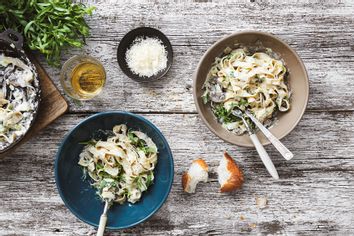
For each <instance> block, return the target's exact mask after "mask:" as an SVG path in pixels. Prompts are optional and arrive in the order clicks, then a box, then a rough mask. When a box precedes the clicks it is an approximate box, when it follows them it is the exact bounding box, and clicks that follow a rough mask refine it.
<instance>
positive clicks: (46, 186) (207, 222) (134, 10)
mask: <svg viewBox="0 0 354 236" xmlns="http://www.w3.org/2000/svg"><path fill="white" fill-rule="evenodd" d="M302 2H303V1H298V3H296V4H294V3H291V1H288V2H286V3H279V2H278V1H274V2H273V3H269V2H268V1H261V2H260V1H258V0H251V1H243V2H241V3H240V1H238V2H237V3H236V2H231V1H228V2H227V3H226V2H223V1H220V2H214V1H213V2H209V1H203V0H199V1H194V2H191V1H186V2H184V1H178V2H172V1H168V0H166V1H153V2H152V1H151V2H150V1H138V0H136V1H134V0H133V1H119V2H117V3H116V2H115V1H113V0H112V1H105V0H100V1H92V2H90V4H93V5H96V6H97V10H96V11H95V13H94V15H93V16H92V17H91V18H89V19H88V23H89V25H90V26H91V28H92V35H91V36H90V37H89V38H88V39H87V46H86V47H85V48H84V49H83V51H84V52H85V53H88V54H90V55H92V56H94V57H97V58H98V59H99V60H101V61H102V62H103V64H104V66H105V67H106V69H107V74H108V81H107V86H106V87H105V90H104V93H102V95H100V96H99V97H97V98H96V99H94V100H92V101H89V102H84V103H83V104H82V105H78V104H74V103H73V102H71V108H70V111H69V113H68V114H66V115H64V116H63V117H61V118H60V119H58V120H57V121H56V122H55V123H54V124H52V125H51V126H50V127H48V128H47V129H46V130H44V131H42V132H41V133H40V134H39V135H38V136H36V137H35V138H32V140H31V141H30V142H28V143H27V144H25V145H23V146H21V147H20V148H19V149H17V150H16V151H15V152H14V153H13V154H11V155H10V156H8V157H7V158H5V159H2V160H0V171H1V174H0V234H1V235H46V236H47V235H94V234H95V230H94V229H93V228H92V227H90V226H88V225H86V224H84V223H82V222H81V221H79V220H78V219H76V218H75V217H74V215H72V214H71V213H70V211H69V210H68V209H67V208H66V207H65V206H64V204H63V202H62V200H61V199H60V197H59V195H58V192H57V190H56V186H55V181H54V173H53V166H54V159H55V154H56V151H57V147H58V144H59V143H60V141H61V139H62V138H63V136H64V135H65V133H67V132H68V131H69V130H70V129H71V128H72V127H73V126H74V125H75V124H77V123H78V122H79V121H80V120H82V119H83V118H86V117H88V116H89V115H91V114H93V113H96V112H100V111H107V110H125V111H131V112H136V113H138V114H142V115H143V116H145V117H146V118H148V119H150V120H151V121H152V122H154V123H155V124H156V125H157V126H158V127H159V128H160V129H161V130H162V132H163V133H164V134H165V136H166V138H167V139H168V141H169V143H170V145H171V148H172V151H173V154H174V160H175V181H174V184H173V188H172V191H171V193H170V195H169V198H168V200H167V202H166V203H165V204H164V205H163V207H162V208H161V209H160V211H159V212H158V213H157V214H155V215H154V216H153V217H152V218H151V219H149V220H148V221H146V222H145V223H143V224H140V225H138V226H136V227H134V228H131V229H127V230H123V231H117V232H111V233H110V235H125V234H136V235H205V234H210V235H239V234H245V235H248V234H259V235H263V234H264V235H327V234H328V235H353V234H354V224H353V223H354V135H353V133H354V98H353V94H354V92H353V89H354V68H353V67H354V37H353V36H354V15H353V14H354V3H353V2H352V1H347V2H335V1H327V2H323V1H316V2H313V3H309V2H308V1H304V2H303V3H302ZM139 26H152V27H156V28H158V29H160V30H161V31H163V32H164V33H165V34H166V35H167V36H168V37H169V38H170V40H171V43H172V45H173V48H174V52H175V60H174V64H173V66H172V68H171V70H170V72H169V73H168V74H167V76H166V78H165V79H164V80H162V81H157V82H154V83H150V84H146V85H143V84H139V83H137V82H134V81H132V80H130V79H129V78H127V77H126V76H125V75H124V74H123V73H122V72H121V70H120V69H119V67H118V64H117V59H116V51H117V46H118V43H119V41H120V39H121V38H122V37H123V35H124V34H125V33H127V32H128V31H129V30H131V29H133V28H136V27H139ZM241 30H261V31H265V32H270V33H273V34H275V35H277V36H279V37H280V38H282V39H283V40H284V41H286V42H287V43H289V45H291V46H292V47H293V48H294V49H295V50H296V51H297V52H298V53H299V55H300V56H301V58H302V59H303V60H304V63H305V65H306V67H307V70H308V74H309V78H310V87H311V89H310V100H309V104H308V109H307V111H306V113H305V115H304V117H303V119H302V121H301V122H300V124H299V125H298V126H297V127H296V129H295V130H294V131H293V132H292V133H291V134H290V135H288V136H287V137H286V138H284V139H283V141H284V143H285V144H286V145H287V146H288V147H289V149H291V150H292V151H293V152H294V154H295V157H294V159H293V160H291V161H288V162H286V161H285V160H284V159H283V158H282V157H281V156H280V155H279V154H278V152H277V151H276V150H275V149H274V148H273V147H271V146H267V147H266V149H267V150H268V151H269V153H270V155H271V156H272V158H273V160H274V163H275V165H276V167H277V169H278V171H279V174H280V177H281V179H280V180H279V181H275V180H273V179H272V178H271V177H270V176H269V175H268V173H267V171H266V169H265V168H264V167H263V164H262V163H261V161H260V159H259V158H258V156H257V153H256V151H255V150H254V149H252V148H242V147H237V146H234V145H230V144H227V143H225V142H223V141H222V140H220V139H219V138H217V137H216V136H214V135H213V134H212V133H211V132H210V131H209V130H208V129H207V128H206V126H205V125H204V124H203V123H202V121H201V119H200V118H199V117H198V115H197V114H196V109H195V106H194V104H193V98H192V89H191V84H192V73H193V71H194V69H195V67H196V65H197V63H198V61H199V59H200V57H201V56H202V54H203V53H204V52H205V51H206V50H207V49H208V47H209V46H210V45H211V44H212V43H214V42H215V41H216V40H218V39H220V38H221V37H223V36H226V35H228V34H230V33H233V32H237V31H241ZM80 52H81V51H80V50H68V51H67V52H66V53H64V55H63V61H65V60H66V59H68V58H69V57H71V56H73V55H76V54H78V53H80ZM42 63H43V64H44V66H45V68H46V69H47V71H48V72H49V74H50V76H51V77H52V79H53V80H54V82H55V83H56V84H57V85H58V87H60V86H59V69H56V68H50V67H49V66H47V64H46V63H45V61H44V60H43V59H42ZM224 150H228V151H229V152H230V154H232V156H234V157H235V159H236V160H237V161H238V163H239V164H240V166H241V167H242V169H243V170H244V173H245V184H244V186H243V188H242V189H241V190H240V191H236V192H235V193H233V194H221V193H219V192H218V186H219V185H218V183H217V176H216V174H215V167H216V166H217V165H218V161H219V159H220V157H221V155H222V153H223V151H224ZM199 156H201V157H203V158H205V159H206V160H207V161H208V162H209V163H210V166H211V167H212V171H211V174H210V181H209V183H208V184H203V185H201V186H200V187H199V188H198V192H197V193H196V194H193V195H187V194H185V193H183V191H182V188H181V184H180V182H181V174H182V172H183V171H184V170H186V169H187V168H188V166H189V164H190V162H191V160H193V159H195V158H197V157H199ZM257 196H262V197H266V198H267V199H268V207H267V208H265V209H258V208H257V207H256V203H255V198H256V197H257Z"/></svg>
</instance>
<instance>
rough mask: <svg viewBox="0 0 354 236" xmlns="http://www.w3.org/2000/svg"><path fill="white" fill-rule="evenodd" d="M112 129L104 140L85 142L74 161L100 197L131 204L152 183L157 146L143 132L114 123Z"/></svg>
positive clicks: (137, 199)
mask: <svg viewBox="0 0 354 236" xmlns="http://www.w3.org/2000/svg"><path fill="white" fill-rule="evenodd" d="M112 131H113V132H111V133H110V135H109V136H108V138H107V140H105V141H104V140H95V139H92V140H90V141H89V142H86V143H85V144H86V146H85V147H84V148H83V150H82V152H81V153H80V160H79V163H78V164H79V165H80V166H82V167H83V168H84V172H85V173H87V174H88V175H89V176H90V178H91V179H92V186H93V187H95V188H96V189H97V194H98V195H99V196H100V197H101V198H102V200H108V201H110V202H111V201H114V202H118V203H120V204H122V203H124V202H125V201H128V202H131V203H135V202H137V201H139V199H140V198H141V195H142V193H143V192H144V191H146V190H147V189H148V187H149V186H150V185H151V184H152V183H153V180H154V172H153V170H154V168H155V165H156V163H157V157H158V150H157V146H156V145H155V143H154V142H153V141H152V139H151V138H149V137H148V136H147V135H146V134H145V133H142V132H140V131H131V130H128V127H127V126H126V125H116V126H114V127H113V130H112Z"/></svg>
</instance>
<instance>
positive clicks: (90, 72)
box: [71, 62, 106, 99]
mask: <svg viewBox="0 0 354 236" xmlns="http://www.w3.org/2000/svg"><path fill="white" fill-rule="evenodd" d="M105 81H106V75H105V71H104V69H103V67H102V66H101V65H98V64H95V63H92V62H82V63H80V64H78V65H76V66H75V67H74V69H73V70H72V73H71V86H72V89H73V92H74V93H75V94H77V95H78V96H79V97H81V98H83V99H87V98H92V97H94V96H96V95H97V94H99V93H100V92H101V91H102V89H103V86H104V84H105Z"/></svg>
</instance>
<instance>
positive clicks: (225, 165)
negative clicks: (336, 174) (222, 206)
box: [217, 152, 243, 192]
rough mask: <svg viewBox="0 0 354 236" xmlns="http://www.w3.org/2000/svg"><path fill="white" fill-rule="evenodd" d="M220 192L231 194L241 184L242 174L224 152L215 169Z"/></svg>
mask: <svg viewBox="0 0 354 236" xmlns="http://www.w3.org/2000/svg"><path fill="white" fill-rule="evenodd" d="M217 173H218V181H219V184H220V191H221V192H231V191H234V190H235V189H238V188H240V187H241V186H242V184H243V174H242V171H241V170H240V168H239V167H238V166H237V164H236V162H235V161H234V159H232V157H231V156H230V155H229V154H228V153H227V152H225V153H224V156H223V158H222V159H221V160H220V164H219V166H218V168H217Z"/></svg>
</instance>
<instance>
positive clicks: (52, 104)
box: [0, 51, 69, 158]
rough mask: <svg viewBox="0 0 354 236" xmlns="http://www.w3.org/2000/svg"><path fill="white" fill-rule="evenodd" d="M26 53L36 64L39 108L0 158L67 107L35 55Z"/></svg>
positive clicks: (58, 115)
mask: <svg viewBox="0 0 354 236" xmlns="http://www.w3.org/2000/svg"><path fill="white" fill-rule="evenodd" d="M26 55H27V56H28V57H29V58H30V60H31V62H32V63H33V64H34V65H35V66H36V68H37V72H38V75H39V80H40V84H41V102H40V105H39V110H38V113H37V117H36V120H35V122H34V124H33V126H32V127H31V128H30V129H29V131H28V132H27V134H26V135H25V137H23V138H22V140H21V141H20V142H19V143H17V144H16V145H15V146H14V147H13V148H11V149H10V150H8V151H6V152H4V153H1V154H0V158H3V157H6V156H7V155H8V154H9V153H10V152H12V151H13V150H14V149H16V148H17V147H19V146H21V145H22V144H23V143H25V142H27V141H28V140H29V139H30V138H32V137H33V136H34V135H35V134H37V133H38V132H39V131H40V130H42V129H44V128H45V127H47V126H48V125H49V124H50V123H52V122H53V121H54V120H56V119H57V118H58V117H60V116H61V115H63V114H64V113H65V112H66V111H67V110H68V108H69V105H68V103H67V101H66V100H65V99H64V97H63V96H62V95H61V94H60V92H59V90H58V89H57V87H56V86H55V85H54V83H53V82H52V80H51V79H50V77H49V76H48V74H47V72H46V71H45V70H44V69H43V67H42V66H41V65H40V64H39V62H38V60H37V59H36V58H35V56H34V55H33V54H32V53H30V52H28V51H27V52H26Z"/></svg>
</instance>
